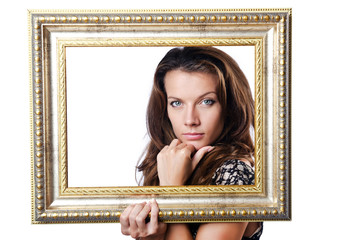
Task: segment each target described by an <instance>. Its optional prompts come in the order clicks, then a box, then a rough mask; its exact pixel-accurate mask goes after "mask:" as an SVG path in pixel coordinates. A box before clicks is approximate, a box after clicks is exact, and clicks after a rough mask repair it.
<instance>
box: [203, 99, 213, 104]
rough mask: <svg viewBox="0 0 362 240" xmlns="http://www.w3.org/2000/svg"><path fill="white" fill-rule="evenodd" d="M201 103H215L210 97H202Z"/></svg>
mask: <svg viewBox="0 0 362 240" xmlns="http://www.w3.org/2000/svg"><path fill="white" fill-rule="evenodd" d="M202 103H203V104H205V105H212V104H214V103H215V101H214V100H211V99H204V100H202Z"/></svg>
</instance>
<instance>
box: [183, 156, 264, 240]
mask: <svg viewBox="0 0 362 240" xmlns="http://www.w3.org/2000/svg"><path fill="white" fill-rule="evenodd" d="M254 182H255V177H254V169H253V168H252V167H250V166H249V165H248V164H246V163H245V162H243V161H241V160H238V159H232V160H228V161H225V162H224V163H223V165H221V166H220V167H219V168H218V169H217V170H216V171H215V173H214V175H213V176H212V180H211V185H253V184H254ZM189 226H190V230H191V233H192V235H193V237H194V239H195V238H196V234H197V230H198V228H199V226H200V224H195V223H193V224H189ZM262 233H263V223H262V222H261V223H260V227H259V228H258V229H257V230H256V231H255V232H254V234H253V235H252V236H250V237H243V238H242V240H258V239H260V236H261V234H262Z"/></svg>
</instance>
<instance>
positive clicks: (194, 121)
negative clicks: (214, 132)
mask: <svg viewBox="0 0 362 240" xmlns="http://www.w3.org/2000/svg"><path fill="white" fill-rule="evenodd" d="M185 125H186V126H197V125H200V118H199V113H198V111H197V109H196V108H195V107H191V106H190V107H187V108H186V109H185Z"/></svg>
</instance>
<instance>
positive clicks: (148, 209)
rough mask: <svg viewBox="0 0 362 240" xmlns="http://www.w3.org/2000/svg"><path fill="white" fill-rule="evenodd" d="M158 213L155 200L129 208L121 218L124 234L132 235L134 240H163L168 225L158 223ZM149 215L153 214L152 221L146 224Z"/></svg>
mask: <svg viewBox="0 0 362 240" xmlns="http://www.w3.org/2000/svg"><path fill="white" fill-rule="evenodd" d="M158 212H159V208H158V205H157V202H156V201H155V200H152V201H151V202H148V203H145V202H144V203H140V204H133V205H130V206H128V207H127V208H126V209H125V210H124V211H123V213H122V215H121V217H120V223H121V229H122V233H123V234H124V235H127V236H128V235H131V237H132V238H142V239H149V240H151V239H152V240H156V239H157V240H163V239H164V238H165V234H166V229H167V225H166V224H165V223H162V222H159V221H158ZM149 213H151V217H150V221H149V222H146V218H147V217H148V215H149Z"/></svg>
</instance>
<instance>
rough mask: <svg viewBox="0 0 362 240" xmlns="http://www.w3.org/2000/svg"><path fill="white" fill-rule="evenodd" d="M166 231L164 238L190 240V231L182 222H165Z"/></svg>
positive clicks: (167, 239) (168, 239) (166, 239)
mask: <svg viewBox="0 0 362 240" xmlns="http://www.w3.org/2000/svg"><path fill="white" fill-rule="evenodd" d="M167 225H168V226H167V233H166V238H165V240H192V239H193V238H192V235H191V232H190V230H189V228H188V226H187V224H184V223H170V224H167Z"/></svg>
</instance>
